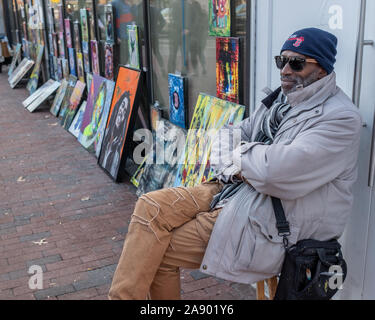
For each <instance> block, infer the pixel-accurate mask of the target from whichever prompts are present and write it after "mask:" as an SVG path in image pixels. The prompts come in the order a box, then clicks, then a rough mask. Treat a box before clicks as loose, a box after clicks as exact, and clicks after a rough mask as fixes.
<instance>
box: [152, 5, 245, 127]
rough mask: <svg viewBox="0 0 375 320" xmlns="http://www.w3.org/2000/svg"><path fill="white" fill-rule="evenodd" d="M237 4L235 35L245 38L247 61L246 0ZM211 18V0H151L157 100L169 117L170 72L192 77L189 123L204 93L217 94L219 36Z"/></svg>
mask: <svg viewBox="0 0 375 320" xmlns="http://www.w3.org/2000/svg"><path fill="white" fill-rule="evenodd" d="M234 4H235V5H234V6H233V7H232V8H231V10H232V14H233V16H234V19H233V20H234V21H232V23H233V26H232V36H233V37H240V38H241V46H240V48H241V49H240V55H241V56H242V58H241V57H240V59H241V61H242V62H243V61H244V53H245V52H246V51H245V41H244V39H245V35H246V1H244V0H236V1H234ZM208 21H209V17H208V1H207V0H150V30H151V33H150V37H151V45H152V67H153V75H152V77H153V89H154V90H153V94H154V102H156V101H157V102H158V103H159V105H160V107H161V108H162V110H163V114H164V115H165V116H167V115H168V110H169V108H168V105H169V96H168V73H175V74H181V75H183V76H186V77H187V78H188V90H187V91H188V105H189V114H188V117H189V122H190V120H191V117H192V115H193V111H194V107H195V103H196V100H197V97H198V95H199V93H200V92H204V93H207V94H210V95H213V96H216V37H214V36H209V35H208V24H209V23H208ZM240 68H241V65H240ZM240 81H241V80H240ZM242 101H243V97H240V102H242Z"/></svg>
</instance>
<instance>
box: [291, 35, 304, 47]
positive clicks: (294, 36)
mask: <svg viewBox="0 0 375 320" xmlns="http://www.w3.org/2000/svg"><path fill="white" fill-rule="evenodd" d="M288 40H290V41H294V40H295V41H296V42H295V43H293V46H294V47H299V46H300V45H301V43H302V42H303V41H305V38H304V37H297V36H296V35H292V36H291V37H290V38H289V39H288Z"/></svg>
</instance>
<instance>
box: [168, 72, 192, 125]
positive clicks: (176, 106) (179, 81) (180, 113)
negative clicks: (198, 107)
mask: <svg viewBox="0 0 375 320" xmlns="http://www.w3.org/2000/svg"><path fill="white" fill-rule="evenodd" d="M186 80H187V79H186V78H185V77H182V76H180V75H175V74H171V73H170V74H168V87H169V120H170V121H171V122H172V123H173V124H175V125H177V126H180V127H181V128H184V129H186V127H187V125H186V123H187V121H188V118H187V108H188V105H187V101H186V100H187V99H186V97H187V95H186V90H187V89H186V83H187V81H186Z"/></svg>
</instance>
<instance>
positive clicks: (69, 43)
mask: <svg viewBox="0 0 375 320" xmlns="http://www.w3.org/2000/svg"><path fill="white" fill-rule="evenodd" d="M64 24H65V38H66V46H67V48H73V42H72V23H71V20H70V19H65V20H64Z"/></svg>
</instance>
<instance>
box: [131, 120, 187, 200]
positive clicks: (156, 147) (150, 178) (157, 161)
mask: <svg viewBox="0 0 375 320" xmlns="http://www.w3.org/2000/svg"><path fill="white" fill-rule="evenodd" d="M153 136H154V139H153V142H154V144H153V146H152V149H151V151H150V152H149V153H148V154H147V158H146V161H145V162H144V163H142V164H141V168H140V170H142V171H143V172H142V175H139V174H138V178H135V179H134V180H135V181H137V182H138V189H137V196H138V197H140V196H141V195H142V194H144V193H147V192H151V191H154V190H159V189H162V188H169V187H173V184H174V180H175V178H176V174H177V169H178V161H179V159H180V158H181V156H182V154H183V152H184V148H181V147H180V146H184V144H185V140H186V130H185V129H182V128H181V127H179V126H175V125H174V124H172V123H171V122H170V121H168V120H165V119H160V121H159V122H158V127H157V130H156V134H154V135H153ZM160 157H162V158H160ZM151 159H152V161H151ZM142 167H143V169H142Z"/></svg>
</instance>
